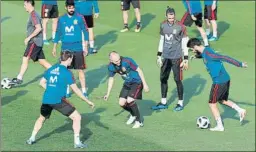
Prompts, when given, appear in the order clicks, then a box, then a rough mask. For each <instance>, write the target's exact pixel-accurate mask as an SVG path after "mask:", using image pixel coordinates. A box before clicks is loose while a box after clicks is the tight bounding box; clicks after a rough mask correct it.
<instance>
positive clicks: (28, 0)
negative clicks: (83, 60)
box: [24, 0, 35, 6]
mask: <svg viewBox="0 0 256 152" xmlns="http://www.w3.org/2000/svg"><path fill="white" fill-rule="evenodd" d="M24 2H27V3H30V4H31V5H32V6H35V0H24Z"/></svg>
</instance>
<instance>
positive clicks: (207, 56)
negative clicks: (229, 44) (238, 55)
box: [202, 47, 242, 84]
mask: <svg viewBox="0 0 256 152" xmlns="http://www.w3.org/2000/svg"><path fill="white" fill-rule="evenodd" d="M202 58H203V61H204V64H205V66H206V69H207V71H208V72H209V74H210V76H211V78H212V81H213V84H220V83H225V82H227V81H229V80H230V77H229V74H228V72H227V71H226V69H225V67H224V65H223V63H222V61H224V62H228V63H230V64H233V65H235V66H237V67H242V62H239V61H237V60H235V59H233V58H231V57H228V56H223V55H220V54H218V53H216V52H215V51H214V50H213V49H212V48H210V47H205V49H204V51H203V53H202Z"/></svg>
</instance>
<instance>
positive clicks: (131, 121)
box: [126, 115, 136, 125]
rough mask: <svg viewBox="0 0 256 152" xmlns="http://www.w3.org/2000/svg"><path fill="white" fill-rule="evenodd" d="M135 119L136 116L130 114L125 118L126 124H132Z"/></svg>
mask: <svg viewBox="0 0 256 152" xmlns="http://www.w3.org/2000/svg"><path fill="white" fill-rule="evenodd" d="M135 119H136V116H132V115H130V118H129V119H128V120H127V122H126V124H127V125H130V124H132V123H133V122H134V121H135Z"/></svg>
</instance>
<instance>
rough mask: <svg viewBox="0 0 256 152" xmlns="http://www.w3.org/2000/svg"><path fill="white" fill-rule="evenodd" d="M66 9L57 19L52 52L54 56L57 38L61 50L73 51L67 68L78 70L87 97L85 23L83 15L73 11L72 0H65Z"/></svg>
mask: <svg viewBox="0 0 256 152" xmlns="http://www.w3.org/2000/svg"><path fill="white" fill-rule="evenodd" d="M66 10H67V13H66V14H65V15H63V16H61V17H60V18H59V21H58V26H57V32H56V36H55V39H54V47H53V51H52V54H53V56H56V48H57V43H58V41H59V40H61V41H62V44H61V50H70V51H72V52H74V59H73V61H72V64H71V65H70V66H69V67H68V68H69V69H75V70H77V71H78V75H79V80H80V83H81V87H82V91H83V94H84V96H85V97H88V95H87V91H86V79H85V69H86V64H85V59H84V58H85V57H84V56H86V55H87V53H88V50H87V42H88V31H87V25H86V23H85V20H84V18H83V16H82V15H80V14H78V13H75V3H74V0H67V1H66ZM82 35H83V36H82ZM82 37H84V41H83V40H82ZM83 43H84V46H86V47H84V48H83ZM67 97H70V92H69V87H68V89H67Z"/></svg>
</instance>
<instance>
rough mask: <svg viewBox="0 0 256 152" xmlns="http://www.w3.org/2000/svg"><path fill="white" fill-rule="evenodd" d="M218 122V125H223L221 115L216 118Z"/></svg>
mask: <svg viewBox="0 0 256 152" xmlns="http://www.w3.org/2000/svg"><path fill="white" fill-rule="evenodd" d="M216 122H217V126H218V127H223V124H222V120H221V117H218V118H217V119H216Z"/></svg>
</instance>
